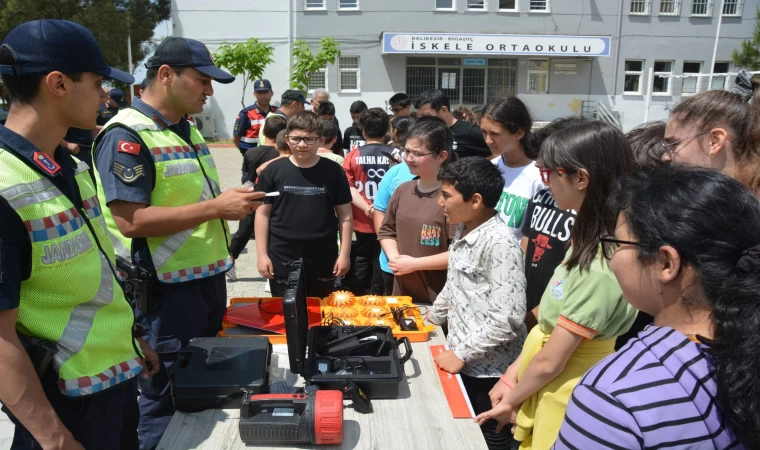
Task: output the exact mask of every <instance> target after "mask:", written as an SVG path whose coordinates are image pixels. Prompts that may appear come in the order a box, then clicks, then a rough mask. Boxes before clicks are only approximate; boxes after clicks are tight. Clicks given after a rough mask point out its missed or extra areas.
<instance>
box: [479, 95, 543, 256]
mask: <svg viewBox="0 0 760 450" xmlns="http://www.w3.org/2000/svg"><path fill="white" fill-rule="evenodd" d="M532 126H533V119H532V118H531V115H530V111H528V107H527V106H525V103H523V102H522V100H520V99H519V98H517V97H499V98H496V99H493V100H491V101H490V102H489V103H488V104H487V105H486V106H485V108H484V109H483V118H482V119H481V120H480V129H481V130H482V131H483V137H484V138H485V140H486V144H488V147H489V148H490V149H491V152H492V153H493V154H494V155H496V156H497V157H496V158H495V159H494V160H493V162H494V164H495V165H496V167H498V169H499V170H500V171H501V176H502V178H504V192H502V194H501V199H499V204H498V205H496V210H497V211H499V213H500V214H501V217H502V219H504V221H505V222H506V223H507V225H508V226H509V227H510V228H511V229H512V233H514V235H515V238H516V239H517V241H518V242H520V239H521V238H522V225H523V222H524V221H525V210H526V208H527V207H528V202H530V200H531V199H532V198H533V196H534V195H535V194H536V192H538V191H540V190H541V189H543V188H544V186H543V184H542V183H541V177H540V175H539V172H538V169H537V168H536V166H535V164H534V161H535V160H536V156H538V150H539V149H538V148H534V147H533V146H532V145H531V144H530V135H531V132H530V130H531V127H532ZM524 250H525V247H523V251H524Z"/></svg>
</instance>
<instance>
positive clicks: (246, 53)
mask: <svg viewBox="0 0 760 450" xmlns="http://www.w3.org/2000/svg"><path fill="white" fill-rule="evenodd" d="M273 54H274V47H272V45H271V44H269V43H267V42H259V40H258V39H256V38H250V39H248V40H247V41H246V42H245V43H240V44H228V43H226V42H223V43H222V45H221V46H220V47H219V48H218V49H217V51H216V53H214V62H216V65H217V66H219V67H223V68H225V69H227V70H229V71H230V73H231V74H232V75H235V76H238V75H244V76H243V96H242V97H241V98H240V104H241V105H243V108H245V90H246V88H247V87H248V82H249V81H254V80H257V79H259V78H263V76H264V69H266V67H267V66H268V65H270V64H272V63H273V62H274V59H272V55H273Z"/></svg>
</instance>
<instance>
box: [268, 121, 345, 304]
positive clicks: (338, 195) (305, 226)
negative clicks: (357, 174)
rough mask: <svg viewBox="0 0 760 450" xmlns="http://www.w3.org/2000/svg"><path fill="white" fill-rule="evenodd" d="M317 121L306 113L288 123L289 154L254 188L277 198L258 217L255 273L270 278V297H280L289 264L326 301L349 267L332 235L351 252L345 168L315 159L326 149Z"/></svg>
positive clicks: (309, 290) (310, 291)
mask: <svg viewBox="0 0 760 450" xmlns="http://www.w3.org/2000/svg"><path fill="white" fill-rule="evenodd" d="M319 120H320V119H319V118H318V117H317V115H316V114H314V113H313V112H310V111H305V112H300V113H298V114H296V115H294V116H293V117H292V118H291V119H290V121H289V122H288V128H287V132H288V134H287V141H288V144H289V145H290V150H291V151H292V153H293V154H292V155H291V156H290V157H288V158H283V159H278V160H276V161H273V162H272V163H271V164H270V165H269V166H268V167H267V168H266V169H264V170H263V171H262V172H261V175H259V180H258V183H257V184H256V191H261V192H279V193H280V194H279V196H276V197H267V198H266V199H265V202H264V205H263V206H261V207H260V208H259V209H258V210H257V213H256V236H257V240H256V252H257V259H258V270H259V273H260V274H261V276H262V277H264V278H267V279H269V284H270V287H271V291H272V296H273V297H283V296H284V294H285V290H286V287H287V277H288V273H289V272H290V267H289V266H288V264H289V263H290V262H292V261H295V260H297V259H299V258H303V260H304V276H305V282H306V294H307V295H308V296H310V297H320V298H321V297H327V296H328V295H329V294H330V293H331V292H332V287H333V283H334V280H335V277H339V276H343V275H345V274H346V272H348V269H349V266H350V258H349V256H350V252H347V251H346V252H342V253H341V254H340V256H338V244H337V242H336V241H335V230H339V231H340V242H341V248H345V249H349V248H351V235H352V233H353V223H352V222H353V217H352V215H351V191H350V189H349V187H348V180H347V179H346V173H345V171H344V170H343V168H342V167H341V166H340V165H338V164H335V163H334V162H332V161H328V160H327V159H324V158H320V157H319V155H317V150H318V149H319V147H320V146H321V145H324V138H322V137H320V136H321V129H320V122H319Z"/></svg>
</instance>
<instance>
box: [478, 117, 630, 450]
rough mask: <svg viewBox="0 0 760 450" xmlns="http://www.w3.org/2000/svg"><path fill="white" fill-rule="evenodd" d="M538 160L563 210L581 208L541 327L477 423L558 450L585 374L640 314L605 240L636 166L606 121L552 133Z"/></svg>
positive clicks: (525, 443)
mask: <svg viewBox="0 0 760 450" xmlns="http://www.w3.org/2000/svg"><path fill="white" fill-rule="evenodd" d="M539 162H540V171H541V177H542V181H543V182H544V183H546V184H548V185H549V188H550V189H551V191H552V195H553V197H554V199H555V201H556V202H557V207H558V208H561V209H574V210H576V211H578V216H577V219H576V222H575V226H574V227H573V230H572V234H571V242H572V246H571V247H570V248H569V249H568V250H567V254H566V257H565V261H564V262H563V263H562V264H561V265H560V266H559V267H557V269H556V270H555V272H554V276H553V277H552V280H551V281H550V282H549V285H548V286H547V288H546V290H545V291H544V294H543V296H542V298H541V303H540V305H539V313H538V322H539V324H538V326H536V327H534V328H533V330H532V331H531V332H530V334H529V335H528V338H527V340H526V341H525V346H524V347H523V350H522V353H521V355H520V357H519V358H518V360H517V361H515V363H514V364H512V365H511V366H510V368H509V369H508V370H507V373H506V374H505V375H504V376H502V379H501V381H500V382H499V383H497V384H496V386H494V388H493V389H492V390H491V392H490V396H491V400H492V401H496V402H499V404H498V405H497V406H496V407H494V408H493V409H492V410H491V411H488V412H485V413H483V414H481V415H479V416H478V417H477V419H476V420H477V421H478V422H479V423H481V424H482V423H485V422H486V421H488V420H490V419H496V420H498V421H499V425H500V427H501V426H504V425H506V424H507V423H510V422H515V423H516V426H515V439H516V440H518V441H522V444H521V446H520V448H521V449H549V448H551V446H552V445H553V444H554V441H555V440H556V438H557V435H558V433H559V428H560V426H561V425H562V420H563V418H564V416H565V409H566V408H567V403H568V401H569V399H570V394H571V393H572V390H573V388H574V387H575V385H576V384H578V381H579V380H580V377H581V376H582V375H583V374H584V373H585V372H586V371H587V370H588V369H590V368H591V367H592V366H593V365H594V364H596V363H597V362H599V361H600V360H601V359H602V358H604V357H605V356H607V355H610V354H612V353H613V352H614V351H615V338H616V337H617V336H620V335H622V334H623V333H625V332H626V331H627V330H628V329H629V328H630V326H631V324H632V323H633V320H634V319H635V317H636V313H637V311H636V310H635V309H634V308H633V307H632V306H630V305H629V304H628V303H627V302H626V301H625V300H624V299H623V295H622V292H621V290H620V287H619V286H618V283H617V280H616V279H615V276H614V275H613V274H612V272H611V271H610V268H609V266H608V264H607V262H606V261H604V260H603V257H602V255H601V251H600V246H599V241H598V237H599V236H600V235H602V234H612V233H613V232H614V230H615V224H616V217H615V215H614V214H611V213H610V211H609V208H608V206H607V196H608V194H609V192H611V191H612V188H613V185H614V182H615V179H616V178H617V177H619V176H622V175H627V174H629V173H630V172H631V171H632V170H633V168H634V164H635V163H634V157H633V154H632V152H631V148H630V146H629V145H628V143H627V141H626V139H625V137H624V136H623V134H622V133H621V132H620V130H618V129H616V128H614V127H612V126H610V125H609V124H607V123H604V122H601V121H596V120H590V121H584V122H579V123H577V124H574V125H571V126H568V127H567V128H564V129H562V130H560V131H557V132H556V133H555V134H553V135H551V136H549V137H548V138H547V140H546V141H545V142H544V144H543V146H542V147H541V153H540V156H539ZM518 411H519V412H518ZM498 431H499V430H497V433H498Z"/></svg>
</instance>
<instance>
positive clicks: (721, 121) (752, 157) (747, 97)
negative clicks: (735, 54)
mask: <svg viewBox="0 0 760 450" xmlns="http://www.w3.org/2000/svg"><path fill="white" fill-rule="evenodd" d="M736 82H737V87H736V88H734V90H733V91H718V90H713V91H705V92H702V93H699V94H697V95H694V96H692V97H689V98H687V99H685V100H683V101H682V102H681V103H679V104H678V106H676V107H675V108H674V109H673V112H672V114H671V115H670V117H671V119H672V120H675V121H676V122H678V123H679V124H680V125H688V126H692V127H694V128H697V129H700V130H709V129H711V128H715V127H721V126H722V127H728V128H730V131H733V133H734V135H733V136H732V137H733V143H734V145H733V152H734V157H735V161H736V171H737V172H736V174H735V178H736V179H737V180H739V181H740V182H742V183H743V184H744V185H745V186H747V187H748V188H749V189H750V190H751V191H753V192H754V193H755V195H756V196H760V89H758V86H760V83H759V82H757V81H754V80H751V79H750V75H747V74H746V73H745V72H743V71H742V72H740V74H739V76H737V78H736Z"/></svg>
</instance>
